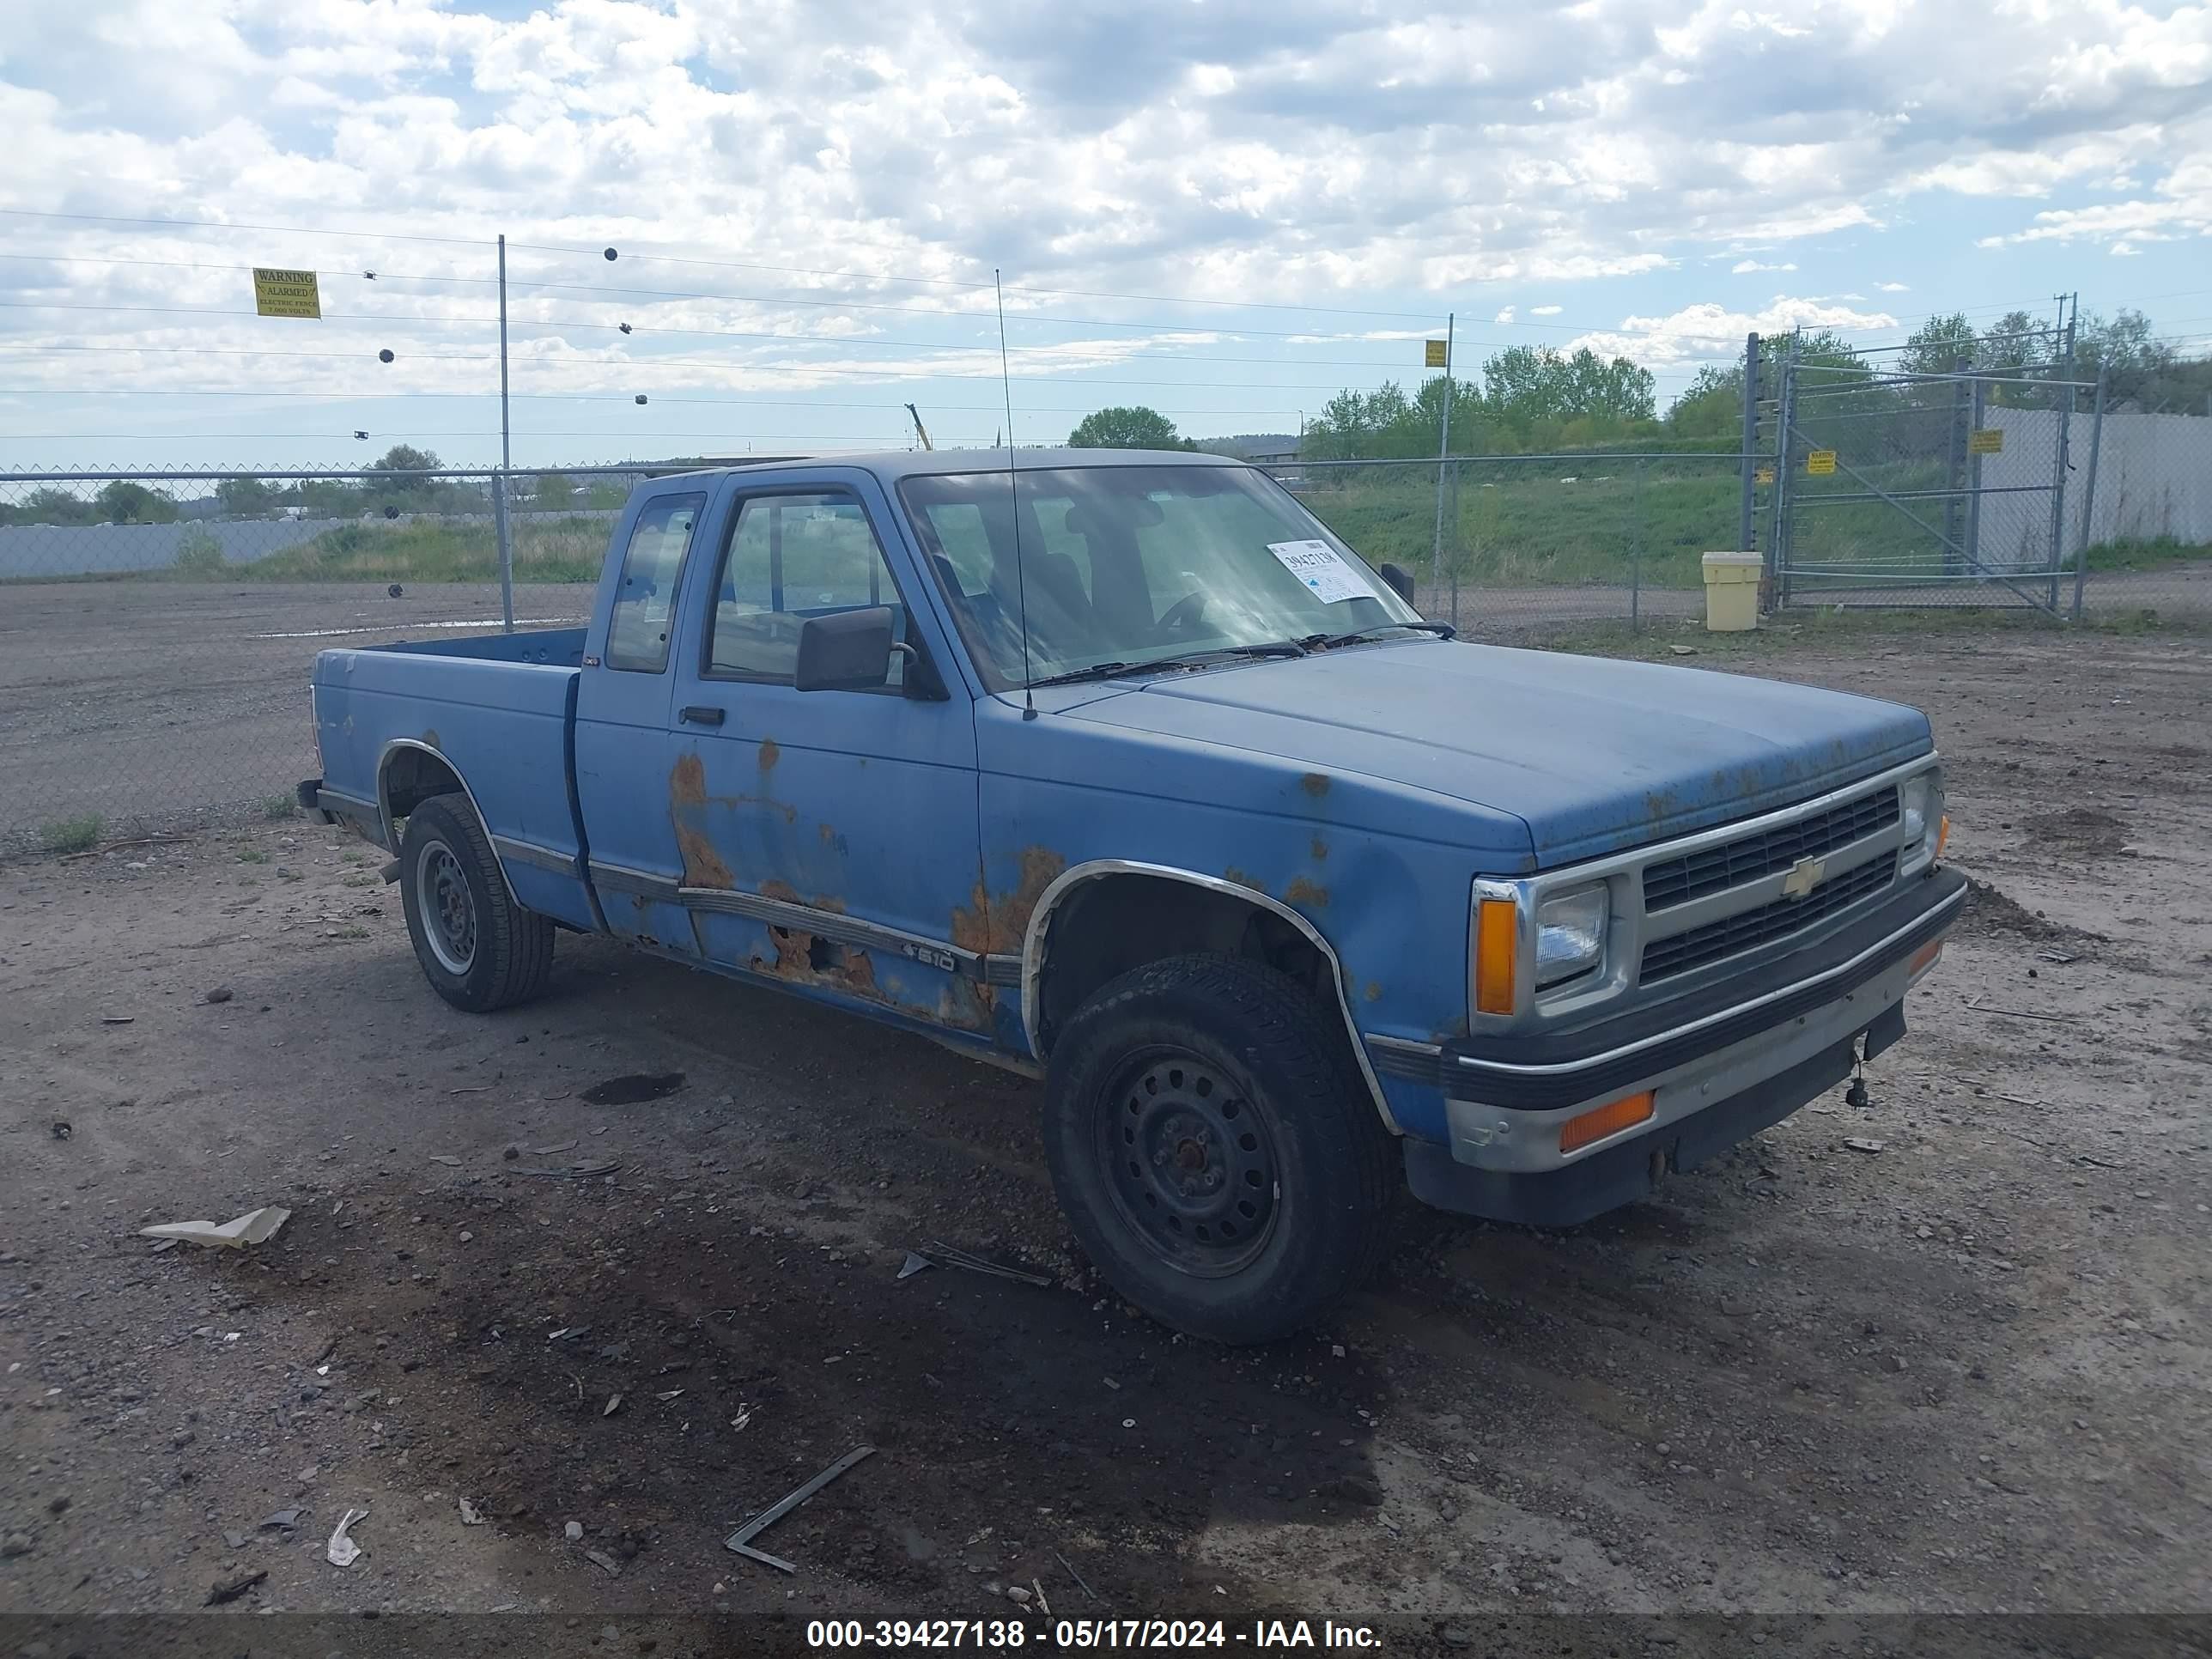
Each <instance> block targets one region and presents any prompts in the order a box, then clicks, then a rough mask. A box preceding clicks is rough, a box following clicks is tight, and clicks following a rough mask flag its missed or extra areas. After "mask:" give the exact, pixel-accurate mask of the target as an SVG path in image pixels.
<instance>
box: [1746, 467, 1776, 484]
mask: <svg viewBox="0 0 2212 1659" xmlns="http://www.w3.org/2000/svg"><path fill="white" fill-rule="evenodd" d="M1751 481H1752V482H1753V483H1763V484H1771V483H1773V482H1774V469H1773V468H1772V467H1771V466H1762V467H1760V468H1759V470H1758V471H1755V472H1753V474H1752V475H1751Z"/></svg>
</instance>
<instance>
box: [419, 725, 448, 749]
mask: <svg viewBox="0 0 2212 1659" xmlns="http://www.w3.org/2000/svg"><path fill="white" fill-rule="evenodd" d="M422 741H423V742H425V743H427V744H429V745H430V747H431V748H433V749H435V750H440V751H441V752H443V750H444V749H445V747H446V745H445V744H443V743H441V742H440V741H439V738H438V728H437V727H436V726H431V727H430V728H429V729H428V730H427V731H425V732H423V733H422Z"/></svg>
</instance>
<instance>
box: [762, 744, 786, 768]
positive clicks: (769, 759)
mask: <svg viewBox="0 0 2212 1659" xmlns="http://www.w3.org/2000/svg"><path fill="white" fill-rule="evenodd" d="M782 758H783V750H781V749H780V748H778V747H777V746H776V741H775V738H762V739H761V743H760V769H761V770H762V771H763V772H773V771H774V770H775V763H777V762H778V761H780V760H781V759H782Z"/></svg>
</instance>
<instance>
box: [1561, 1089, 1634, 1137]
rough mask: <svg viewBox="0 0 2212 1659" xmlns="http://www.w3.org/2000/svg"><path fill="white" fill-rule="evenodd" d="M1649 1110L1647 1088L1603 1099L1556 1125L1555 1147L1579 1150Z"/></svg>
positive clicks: (1632, 1124)
mask: <svg viewBox="0 0 2212 1659" xmlns="http://www.w3.org/2000/svg"><path fill="white" fill-rule="evenodd" d="M1651 1112H1652V1101H1651V1091H1650V1090H1649V1089H1646V1090H1644V1091H1643V1092H1642V1093H1640V1094H1633V1095H1623V1096H1622V1097H1620V1099H1619V1100H1612V1101H1607V1103H1605V1104H1604V1105H1602V1106H1600V1107H1597V1108H1595V1109H1593V1110H1590V1111H1587V1112H1584V1113H1583V1114H1582V1115H1580V1116H1579V1117H1571V1118H1569V1119H1568V1120H1567V1121H1565V1123H1562V1124H1561V1125H1559V1150H1560V1151H1561V1152H1579V1151H1580V1150H1581V1149H1582V1148H1583V1147H1584V1146H1589V1144H1590V1143H1591V1142H1592V1141H1594V1140H1603V1139H1605V1138H1606V1137H1607V1135H1611V1134H1619V1133H1620V1132H1621V1131H1622V1130H1623V1129H1627V1128H1632V1127H1635V1126H1636V1125H1637V1124H1638V1123H1641V1122H1643V1121H1645V1120H1646V1119H1647V1118H1649V1117H1650V1115H1651Z"/></svg>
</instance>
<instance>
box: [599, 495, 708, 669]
mask: <svg viewBox="0 0 2212 1659" xmlns="http://www.w3.org/2000/svg"><path fill="white" fill-rule="evenodd" d="M706 506H707V498H706V497H705V496H704V495H664V496H662V497H660V498H659V500H657V501H648V502H647V503H646V505H645V509H644V511H642V512H641V513H639V514H638V515H637V525H636V527H635V529H633V530H632V531H631V532H629V547H628V549H626V550H624V552H623V572H622V586H621V588H620V589H619V590H617V592H616V594H615V611H614V617H613V619H612V620H611V622H610V623H608V624H607V650H606V665H607V666H608V667H610V668H624V669H629V670H630V671H632V672H635V673H643V674H658V673H659V671H661V670H662V669H664V668H665V667H667V666H668V617H669V613H670V611H672V610H673V609H674V608H675V605H676V590H677V587H678V583H679V581H680V580H681V578H682V576H683V574H684V554H685V553H686V552H687V551H688V550H690V546H691V532H692V531H693V530H694V529H696V527H697V526H698V523H699V514H700V513H702V512H703V511H704V510H705V509H706Z"/></svg>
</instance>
